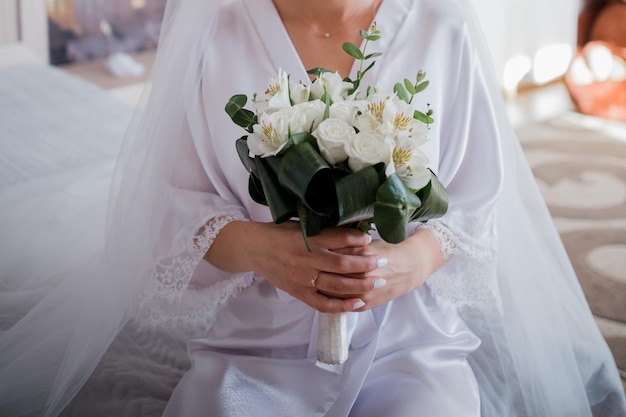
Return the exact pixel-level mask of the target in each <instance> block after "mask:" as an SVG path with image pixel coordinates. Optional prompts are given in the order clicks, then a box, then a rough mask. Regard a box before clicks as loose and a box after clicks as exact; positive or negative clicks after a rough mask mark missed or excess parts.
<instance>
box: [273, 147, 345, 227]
mask: <svg viewBox="0 0 626 417" xmlns="http://www.w3.org/2000/svg"><path fill="white" fill-rule="evenodd" d="M272 164H274V161H272ZM274 169H275V172H276V173H277V175H278V178H279V180H280V184H281V185H282V186H283V187H284V188H286V189H287V190H289V191H290V192H291V193H292V194H293V195H294V196H295V197H296V198H297V199H298V200H300V201H302V202H303V203H304V204H305V205H306V206H307V207H308V208H309V209H311V210H312V211H314V212H315V213H317V214H319V215H321V216H333V215H335V213H336V210H337V196H336V195H335V193H334V192H332V191H333V190H334V178H333V176H332V170H331V169H330V167H329V166H328V163H327V162H326V161H325V160H324V158H322V157H321V156H320V154H319V153H318V152H317V150H316V149H315V147H314V146H313V145H312V144H311V143H310V142H303V143H300V144H298V145H294V146H293V147H292V148H290V149H289V150H288V151H287V152H285V154H284V155H283V156H282V158H281V159H280V162H279V163H277V164H276V165H275V166H274Z"/></svg>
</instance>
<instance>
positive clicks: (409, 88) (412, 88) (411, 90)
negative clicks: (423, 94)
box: [404, 78, 415, 95]
mask: <svg viewBox="0 0 626 417" xmlns="http://www.w3.org/2000/svg"><path fill="white" fill-rule="evenodd" d="M404 87H405V88H406V91H408V92H409V94H411V95H415V86H414V85H413V83H412V82H411V81H409V80H408V79H406V78H405V79H404Z"/></svg>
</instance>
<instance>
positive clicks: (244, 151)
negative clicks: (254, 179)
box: [235, 135, 253, 173]
mask: <svg viewBox="0 0 626 417" xmlns="http://www.w3.org/2000/svg"><path fill="white" fill-rule="evenodd" d="M235 147H236V148H237V155H238V156H239V159H240V160H241V163H242V164H243V166H244V167H245V168H246V171H248V172H249V173H250V172H252V169H253V159H252V158H250V149H249V148H248V136H247V135H246V136H242V137H240V138H239V139H237V141H236V142H235Z"/></svg>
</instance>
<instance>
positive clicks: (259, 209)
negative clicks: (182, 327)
mask: <svg viewBox="0 0 626 417" xmlns="http://www.w3.org/2000/svg"><path fill="white" fill-rule="evenodd" d="M220 18H221V20H220V23H219V24H218V28H217V31H216V34H215V36H214V37H213V38H211V40H210V41H209V42H210V44H207V45H206V48H205V49H203V53H204V54H205V55H206V57H207V59H206V61H205V62H206V65H205V66H204V67H203V68H202V85H201V88H200V91H199V95H198V97H195V98H190V100H189V102H188V103H187V109H186V111H187V122H188V127H189V129H188V137H185V138H181V140H180V143H181V147H180V149H179V152H180V154H179V156H178V158H180V160H181V163H180V164H179V166H180V167H181V169H180V170H179V171H178V172H177V173H176V175H175V179H174V190H173V193H174V195H175V197H176V198H177V199H178V200H177V201H178V203H177V205H178V206H179V210H178V212H177V213H175V215H176V216H181V217H183V218H188V217H193V216H197V217H198V218H202V219H203V221H205V222H206V221H208V222H209V225H210V226H209V227H208V228H207V229H208V232H207V236H206V245H205V247H202V250H205V249H207V248H208V246H209V245H210V243H211V242H212V239H213V238H214V237H215V235H216V234H217V233H218V232H219V229H220V228H221V227H222V226H223V225H224V224H226V223H227V221H222V220H220V219H222V218H226V219H227V220H232V219H244V218H247V219H250V220H253V221H271V216H270V214H269V211H268V209H267V207H264V206H261V205H258V204H256V203H254V202H253V201H252V200H251V199H250V197H249V195H248V178H247V177H248V176H247V172H246V171H245V169H244V168H243V166H242V164H241V162H240V161H239V159H238V156H237V154H236V151H235V140H236V139H237V138H239V137H240V136H242V135H243V134H244V133H245V132H244V131H243V130H242V129H241V128H239V127H238V126H236V125H234V123H233V122H232V121H231V120H230V119H229V117H228V115H227V114H226V113H225V111H224V105H225V103H226V102H227V100H228V99H229V98H230V97H231V96H232V95H234V94H237V93H244V94H247V95H248V97H251V96H252V94H253V93H254V92H258V91H263V90H264V89H265V87H266V85H267V82H268V80H269V79H271V78H274V77H275V76H276V73H277V70H278V68H279V67H280V68H283V69H284V70H285V71H286V72H288V73H289V74H291V77H292V79H293V80H298V79H300V80H307V79H308V77H307V74H306V71H305V70H306V69H305V68H304V67H303V65H302V63H301V61H300V59H299V57H298V56H297V54H296V51H295V49H294V47H293V45H292V44H291V42H290V39H289V37H288V35H287V33H286V31H285V29H284V27H283V25H282V22H281V21H280V18H279V16H278V14H277V12H276V10H275V8H274V6H273V4H272V2H271V0H237V1H234V2H230V3H229V4H228V5H226V6H224V7H223V10H222V13H221V16H220ZM375 21H376V24H377V27H378V29H379V30H380V31H381V32H382V38H381V39H380V40H379V41H377V42H374V43H372V44H370V45H371V49H370V51H374V50H376V51H381V52H383V56H382V57H380V58H378V62H377V64H376V65H375V66H374V68H373V70H372V71H371V72H370V73H368V74H367V76H366V78H365V80H364V82H363V84H362V85H375V84H377V85H380V86H382V87H383V88H385V89H386V90H388V91H390V90H391V89H392V87H393V84H394V83H395V82H397V81H401V80H403V79H404V78H409V79H412V78H413V77H414V76H415V74H416V72H417V71H418V70H424V71H426V72H427V78H428V79H429V80H430V86H429V87H428V88H427V89H426V91H425V92H424V93H421V94H419V95H418V96H416V98H415V100H414V102H415V105H416V108H418V109H422V110H423V109H425V108H426V106H427V103H428V104H430V107H431V108H432V109H434V111H435V114H434V117H435V120H436V121H435V123H434V125H433V126H432V129H431V130H430V133H429V137H430V141H429V142H428V143H427V144H426V145H425V146H424V148H423V149H424V151H425V152H426V154H427V155H428V156H429V158H430V161H431V166H432V168H433V170H434V171H435V172H437V173H438V175H439V178H440V179H441V181H442V182H443V184H444V185H445V186H446V187H447V190H448V193H449V199H450V208H449V212H448V214H447V215H446V216H445V217H444V218H442V219H440V220H437V221H434V222H429V225H430V226H428V227H431V230H433V232H434V233H435V234H436V236H437V237H438V239H439V240H440V241H441V244H442V249H443V250H444V251H445V252H446V253H448V254H450V255H452V254H454V256H453V257H452V259H451V260H450V261H449V262H448V264H446V265H445V266H444V267H443V268H441V269H440V270H439V271H437V272H436V273H435V274H434V275H433V276H431V277H430V278H429V280H428V281H427V285H425V286H423V287H422V288H420V289H418V290H415V291H412V292H411V293H409V294H407V295H405V296H403V297H400V298H398V299H396V300H394V301H392V302H390V303H388V304H387V305H385V306H382V307H379V308H376V309H373V310H371V311H366V312H363V313H353V314H352V315H351V324H350V327H351V332H352V338H351V344H350V354H349V355H350V356H349V359H348V360H347V362H346V363H344V364H343V365H339V366H328V365H322V364H319V363H316V360H315V356H316V337H317V330H316V325H317V314H316V312H315V311H314V310H312V309H311V308H310V307H308V306H306V305H305V304H304V303H302V302H300V301H299V300H296V299H294V298H293V297H291V296H289V295H288V294H286V293H284V292H282V291H280V290H277V289H276V288H274V287H273V286H272V285H271V284H270V283H269V282H268V281H265V280H263V279H262V278H261V277H256V276H252V274H238V275H233V276H229V274H225V273H224V272H221V271H217V270H216V269H215V268H212V267H211V266H210V265H208V264H206V263H204V262H203V261H200V260H199V259H198V260H197V262H200V264H199V265H198V267H196V268H195V273H194V276H193V279H191V278H190V279H191V282H190V283H189V286H190V288H195V289H204V288H208V293H209V294H212V295H211V296H212V297H213V298H214V299H215V298H218V299H219V300H218V301H215V302H214V303H213V304H214V305H221V308H215V309H214V312H212V313H211V315H210V316H209V317H205V319H206V320H207V322H211V323H212V326H211V327H210V328H209V329H208V330H207V332H206V335H205V337H203V338H200V339H195V340H192V341H191V342H190V343H189V355H190V358H191V361H192V368H191V369H190V370H189V371H188V372H187V374H186V375H185V376H184V377H183V379H182V381H181V382H180V384H179V386H178V387H177V389H176V390H175V392H174V394H173V396H172V398H171V400H170V402H169V404H168V407H167V409H166V411H165V416H185V417H190V416H207V415H210V416H238V417H239V416H253V415H254V416H259V415H267V416H307V417H308V416H318V415H319V416H323V415H325V416H337V417H339V416H347V415H354V416H370V415H371V416H381V415H393V416H416V415H423V416H429V417H433V416H441V417H448V416H456V417H460V416H478V415H479V414H480V411H479V410H480V404H479V402H480V401H479V393H478V387H477V384H476V380H475V378H474V375H473V373H472V370H471V368H470V366H469V365H468V363H467V361H466V358H467V355H468V354H470V353H471V352H472V351H474V350H475V349H476V348H477V347H478V346H479V344H480V341H479V339H478V338H477V337H476V336H475V335H474V334H473V333H472V332H471V331H470V330H469V329H468V328H467V327H466V326H465V325H464V323H463V321H462V320H461V319H460V317H459V316H458V314H457V313H456V311H455V308H456V307H460V306H463V305H474V306H475V305H482V304H490V303H491V304H494V305H497V303H498V299H497V296H496V295H495V294H496V293H497V287H496V279H495V256H494V252H495V246H496V244H495V231H494V226H493V224H494V221H493V213H492V212H493V204H494V201H495V199H496V197H497V195H498V193H499V190H500V186H501V166H500V155H499V145H498V138H497V134H496V133H495V128H494V127H493V126H494V125H493V120H492V117H493V116H492V113H491V112H490V109H489V100H488V98H487V97H488V94H487V92H486V91H485V89H484V87H483V84H482V79H481V76H482V75H481V72H480V71H479V70H478V69H477V66H476V62H475V57H474V54H473V52H472V46H471V43H470V40H469V39H468V38H467V35H466V30H465V26H464V23H463V21H462V20H461V19H460V17H459V18H457V16H456V15H455V13H454V12H452V13H451V11H450V10H441V7H440V6H438V5H437V2H436V1H411V0H384V1H383V3H382V5H381V6H380V9H379V11H378V14H377V15H376V18H375ZM181 65H184V63H181ZM357 69H358V62H357V63H355V65H354V66H353V69H352V75H354V74H355V73H356V70H357ZM180 222H181V223H189V221H188V220H187V221H185V220H180ZM415 227H416V225H413V226H411V227H410V229H411V230H409V231H408V233H410V232H411V231H412V230H414V228H415ZM199 252H202V251H199ZM163 264H164V265H165V264H167V262H163ZM225 288H226V289H225ZM216 289H217V290H216Z"/></svg>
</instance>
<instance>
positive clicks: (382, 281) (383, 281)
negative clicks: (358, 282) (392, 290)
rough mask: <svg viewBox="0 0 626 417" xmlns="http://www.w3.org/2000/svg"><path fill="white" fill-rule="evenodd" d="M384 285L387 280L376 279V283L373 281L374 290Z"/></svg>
mask: <svg viewBox="0 0 626 417" xmlns="http://www.w3.org/2000/svg"><path fill="white" fill-rule="evenodd" d="M385 285H387V280H386V279H384V278H378V279H377V280H376V281H374V288H382V287H384V286H385Z"/></svg>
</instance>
